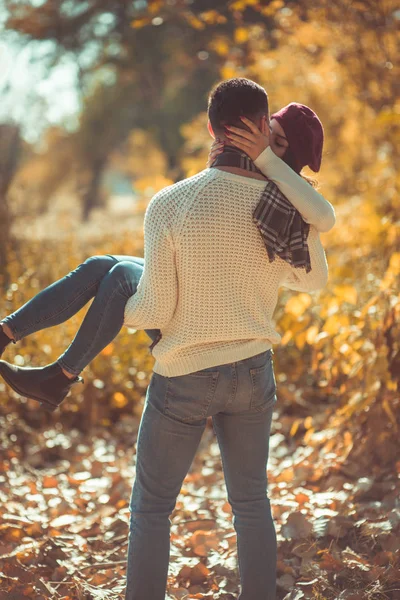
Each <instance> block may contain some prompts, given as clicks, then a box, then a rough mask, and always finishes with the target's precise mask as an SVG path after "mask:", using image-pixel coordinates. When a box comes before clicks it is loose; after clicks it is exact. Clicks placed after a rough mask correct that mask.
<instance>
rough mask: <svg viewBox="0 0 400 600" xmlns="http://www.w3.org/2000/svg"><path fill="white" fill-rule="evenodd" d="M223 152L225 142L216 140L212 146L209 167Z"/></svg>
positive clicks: (209, 154)
mask: <svg viewBox="0 0 400 600" xmlns="http://www.w3.org/2000/svg"><path fill="white" fill-rule="evenodd" d="M223 150H224V142H221V140H220V139H219V138H215V140H214V141H213V143H212V144H211V148H210V152H209V153H208V161H207V167H211V165H212V164H213V162H214V160H215V158H216V157H217V156H218V154H221V152H223Z"/></svg>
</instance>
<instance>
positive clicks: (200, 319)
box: [0, 78, 336, 600]
mask: <svg viewBox="0 0 400 600" xmlns="http://www.w3.org/2000/svg"><path fill="white" fill-rule="evenodd" d="M208 117H209V122H208V129H209V132H210V134H211V136H212V137H213V138H214V142H213V145H212V147H211V151H210V155H209V161H208V164H207V168H205V169H204V170H202V171H200V172H199V173H197V174H196V175H194V176H193V177H189V178H187V179H184V180H183V181H179V182H177V183H175V184H174V185H171V186H168V187H167V188H164V189H163V190H161V191H160V192H158V193H157V194H156V195H155V196H154V197H153V198H152V199H151V201H150V203H149V205H148V207H147V210H146V213H145V217H144V259H143V258H140V257H132V256H121V255H110V254H106V255H99V256H92V257H90V258H88V259H87V260H85V261H84V262H83V263H82V264H80V265H78V266H77V268H76V269H74V270H73V271H71V272H70V273H68V274H67V275H65V276H64V277H63V278H61V279H60V280H59V281H56V282H55V283H53V284H51V285H50V286H48V287H47V288H45V289H44V290H42V291H40V292H39V293H38V294H37V295H36V296H34V297H33V298H32V299H31V300H29V301H28V302H27V303H26V304H24V305H23V306H22V307H21V308H19V309H18V310H16V311H15V312H14V313H12V314H10V315H8V316H6V317H4V318H3V319H2V320H1V322H0V355H1V353H2V352H3V351H4V350H5V349H6V348H7V346H8V345H9V344H10V343H11V342H14V343H16V342H18V341H19V340H21V339H22V338H24V337H25V336H27V335H29V334H31V333H34V332H36V331H39V330H41V329H44V328H46V327H52V326H54V325H58V324H60V323H62V322H64V321H66V320H67V319H69V318H70V317H71V316H72V315H74V314H75V313H76V312H78V310H80V309H81V308H82V307H83V306H84V305H85V304H86V303H87V302H88V301H89V300H90V299H92V298H93V302H92V303H91V305H90V307H89V310H88V312H87V314H86V316H85V318H84V320H83V322H82V325H81V327H80V328H79V331H78V332H77V334H76V336H75V338H74V340H73V341H72V343H71V344H70V346H69V347H68V348H67V349H66V351H65V352H64V353H63V354H62V355H61V356H60V357H59V358H58V359H57V361H55V362H54V363H51V364H49V365H46V366H44V367H36V368H35V367H33V368H30V367H18V366H15V365H13V364H10V363H8V362H6V361H5V360H0V375H1V376H2V377H3V379H4V380H5V381H6V383H7V384H8V385H9V386H10V387H11V388H12V389H13V390H15V391H16V392H17V393H18V394H20V395H21V396H25V397H27V398H33V399H35V400H37V401H38V402H39V403H40V404H39V405H38V409H39V410H48V411H53V410H55V409H56V408H57V407H58V406H59V405H60V404H61V402H63V400H64V399H65V397H66V396H67V395H68V394H69V392H70V391H71V388H72V387H73V386H74V385H75V384H76V383H83V378H82V377H81V376H80V373H81V371H82V370H83V369H84V368H85V367H86V366H87V365H88V364H89V362H90V361H91V360H92V359H93V358H94V357H95V356H96V355H97V354H98V353H99V352H100V351H101V350H102V349H103V348H104V347H105V346H107V345H108V344H109V343H110V342H111V341H112V340H113V339H114V338H115V336H116V335H117V334H118V332H119V331H120V329H121V327H122V326H123V325H126V326H129V327H132V328H135V329H144V330H145V331H146V333H147V334H148V335H149V337H150V338H151V340H152V344H151V346H150V350H151V352H152V355H153V356H154V358H155V362H154V367H153V373H152V376H151V379H150V384H149V386H148V388H147V392H146V401H145V406H144V410H143V414H142V418H141V422H140V426H139V431H138V438H137V452H136V476H135V480H134V484H133V489H132V494H131V498H130V504H129V508H130V511H131V516H130V532H129V546H128V562H127V585H126V596H125V598H126V600H164V598H165V592H166V584H167V575H168V566H169V552H170V524H171V523H170V519H169V517H170V515H171V513H172V511H173V510H174V508H175V504H176V500H177V496H178V494H179V492H180V489H181V486H182V483H183V481H184V479H185V477H186V475H187V473H188V471H189V469H190V466H191V464H192V461H193V459H194V456H195V454H196V451H197V448H198V446H199V443H200V439H201V437H202V434H203V431H204V428H205V426H206V423H207V417H212V423H213V428H214V431H215V434H216V436H217V440H218V444H219V447H220V451H221V458H222V464H223V469H224V476H225V483H226V488H227V495H228V501H229V502H230V504H231V507H232V513H233V525H234V527H235V530H236V533H237V551H238V566H239V574H240V581H241V592H240V595H239V597H238V600H274V599H275V588H276V535H275V527H274V523H273V519H272V514H271V507H270V501H269V498H268V493H267V461H268V451H269V436H270V428H271V420H272V416H273V411H274V408H275V404H276V402H277V395H276V392H277V386H276V380H275V376H274V366H273V354H274V352H273V345H274V344H279V342H280V340H281V335H280V334H279V333H278V332H277V331H276V330H275V328H274V322H273V313H274V310H275V307H276V304H277V299H278V289H279V287H280V286H284V287H286V288H289V289H292V290H297V291H303V292H311V291H314V290H318V289H321V288H323V287H324V286H325V285H326V283H327V281H328V265H327V261H326V256H325V252H324V249H323V247H322V244H321V241H320V237H319V234H320V232H326V231H329V230H330V229H332V227H333V226H334V224H335V219H336V217H335V211H334V209H333V207H332V205H331V204H330V203H329V202H328V201H327V200H325V198H323V196H321V194H319V193H318V192H317V190H316V189H315V188H314V187H313V182H312V181H311V180H309V179H308V178H306V177H304V176H302V174H301V171H302V169H303V167H305V166H307V165H308V166H309V167H310V168H311V169H312V170H313V171H315V172H318V171H319V169H320V165H321V157H322V148H323V128H322V125H321V122H320V120H319V119H318V117H317V115H316V114H315V113H314V112H313V111H312V110H311V109H310V108H308V107H307V106H304V105H302V104H297V103H291V104H289V105H288V106H285V107H284V108H282V109H281V110H279V111H278V112H276V113H273V114H272V115H271V117H270V113H269V105H268V96H267V93H266V91H265V90H264V89H263V88H262V87H261V86H259V85H258V84H257V83H255V82H253V81H251V80H249V79H245V78H234V79H229V80H227V81H223V82H221V83H219V84H218V85H217V86H216V87H215V88H214V89H213V90H212V92H211V93H210V96H209V102H208Z"/></svg>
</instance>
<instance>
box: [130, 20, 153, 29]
mask: <svg viewBox="0 0 400 600" xmlns="http://www.w3.org/2000/svg"><path fill="white" fill-rule="evenodd" d="M149 23H150V19H149V18H145V19H134V20H133V21H131V27H132V28H133V29H140V28H141V27H144V26H145V25H148V24H149Z"/></svg>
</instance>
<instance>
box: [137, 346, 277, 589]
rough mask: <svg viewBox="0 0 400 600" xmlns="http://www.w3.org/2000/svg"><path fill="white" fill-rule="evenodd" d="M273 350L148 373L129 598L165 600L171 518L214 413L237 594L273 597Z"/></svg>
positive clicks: (274, 578)
mask: <svg viewBox="0 0 400 600" xmlns="http://www.w3.org/2000/svg"><path fill="white" fill-rule="evenodd" d="M272 355H273V350H272V349H270V350H267V351H265V352H262V353H261V354H258V355H256V356H252V357H250V358H246V359H244V360H239V361H236V362H234V363H228V364H224V365H220V366H216V367H209V368H208V369H202V370H201V371H196V372H194V373H190V374H188V375H181V376H177V377H164V376H162V375H159V374H157V373H154V372H153V374H152V377H151V379H150V384H149V386H148V388H147V393H146V401H145V406H144V411H143V414H142V419H141V422H140V427H139V432H138V439H137V453H136V477H135V481H134V484H133V489H132V495H131V500H130V511H131V518H130V533H129V547H128V571H127V587H126V596H125V599H126V600H164V599H165V593H166V585H167V575H168V565H169V550H170V525H171V522H170V519H169V516H170V514H171V512H172V511H173V510H174V508H175V504H176V499H177V496H178V494H179V492H180V489H181V486H182V483H183V480H184V478H185V477H186V475H187V473H188V471H189V468H190V466H191V463H192V461H193V458H194V456H195V454H196V450H197V448H198V445H199V442H200V439H201V436H202V434H203V431H204V428H205V426H206V422H207V417H209V416H211V417H212V421H213V426H214V430H215V433H216V435H217V439H218V443H219V447H220V451H221V457H222V464H223V469H224V475H225V483H226V488H227V494H228V500H229V502H230V504H231V506H232V513H233V525H234V528H235V530H236V534H237V549H238V563H239V574H240V580H241V594H240V596H239V599H238V600H275V587H276V534H275V527H274V523H273V520H272V515H271V507H270V501H269V499H268V496H267V471H266V469H267V461H268V449H269V436H270V428H271V419H272V413H273V410H274V406H275V403H276V402H277V396H276V381H275V376H274V369H273V358H272Z"/></svg>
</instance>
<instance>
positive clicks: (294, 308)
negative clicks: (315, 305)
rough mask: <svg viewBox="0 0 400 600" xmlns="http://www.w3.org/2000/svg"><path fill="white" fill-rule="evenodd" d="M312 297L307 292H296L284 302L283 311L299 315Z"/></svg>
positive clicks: (308, 304)
mask: <svg viewBox="0 0 400 600" xmlns="http://www.w3.org/2000/svg"><path fill="white" fill-rule="evenodd" d="M311 302H312V299H311V297H310V295H309V294H297V295H296V296H292V297H291V298H289V300H288V301H287V302H286V306H285V312H287V313H290V314H292V315H294V316H295V317H300V316H301V315H302V314H303V313H304V311H305V310H306V309H307V308H308V307H309V306H310V304H311Z"/></svg>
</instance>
